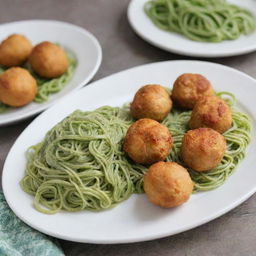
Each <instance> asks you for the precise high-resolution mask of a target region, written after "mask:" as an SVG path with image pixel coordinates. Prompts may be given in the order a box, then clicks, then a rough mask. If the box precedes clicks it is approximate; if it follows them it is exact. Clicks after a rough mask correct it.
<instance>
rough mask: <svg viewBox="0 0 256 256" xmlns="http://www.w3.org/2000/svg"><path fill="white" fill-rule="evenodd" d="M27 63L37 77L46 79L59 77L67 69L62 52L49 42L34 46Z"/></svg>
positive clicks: (66, 60)
mask: <svg viewBox="0 0 256 256" xmlns="http://www.w3.org/2000/svg"><path fill="white" fill-rule="evenodd" d="M29 63H30V65H31V67H32V69H33V70H34V71H35V72H36V73H37V74H38V75H40V76H42V77H46V78H54V77H58V76H61V75H62V74H64V73H65V72H66V71H67V68H68V58H67V56H66V54H65V52H64V50H63V49H62V48H60V47H59V46H57V45H56V44H53V43H50V42H42V43H40V44H38V45H36V46H35V47H34V48H33V50H32V52H31V55H30V56H29Z"/></svg>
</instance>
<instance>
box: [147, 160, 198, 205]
mask: <svg viewBox="0 0 256 256" xmlns="http://www.w3.org/2000/svg"><path fill="white" fill-rule="evenodd" d="M193 186H194V184H193V182H192V180H191V178H190V176H189V174H188V172H187V170H186V169H185V168H184V167H182V166H181V165H179V164H177V163H175V162H158V163H155V164H153V165H151V166H150V168H149V170H148V171H147V173H146V174H145V177H144V190H145V192H146V194H147V196H148V198H149V200H150V201H151V202H152V203H154V204H156V205H159V206H162V207H166V208H169V207H175V206H178V205H181V204H183V203H185V202H186V201H187V200H188V199H189V197H190V195H191V193H192V191H193Z"/></svg>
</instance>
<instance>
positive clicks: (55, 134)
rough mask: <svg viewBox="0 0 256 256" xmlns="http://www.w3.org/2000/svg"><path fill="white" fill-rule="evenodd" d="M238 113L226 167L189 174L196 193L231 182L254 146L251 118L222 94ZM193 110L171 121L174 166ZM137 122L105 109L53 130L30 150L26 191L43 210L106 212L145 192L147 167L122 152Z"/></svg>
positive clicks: (71, 119) (77, 115)
mask: <svg viewBox="0 0 256 256" xmlns="http://www.w3.org/2000/svg"><path fill="white" fill-rule="evenodd" d="M218 95H219V96H220V97H222V98H223V99H225V100H226V102H227V103H228V104H229V105H230V106H231V108H232V115H233V126H232V127H231V128H230V129H229V130H228V131H227V132H225V133H224V136H225V138H226V140H227V151H226V153H225V155H224V158H223V160H222V162H221V163H220V164H219V165H218V166H217V167H216V168H215V169H213V170H211V171H208V172H195V171H193V170H191V169H189V173H190V175H191V178H192V179H193V181H194V183H195V187H194V192H197V191H202V190H211V189H214V188H217V187H218V186H220V185H221V184H223V183H224V182H225V180H226V179H227V178H228V176H229V175H231V174H232V173H233V172H234V170H235V167H236V166H237V165H238V163H239V162H240V161H241V160H242V159H243V158H244V156H245V149H246V146H247V145H248V144H249V142H250V131H251V121H250V118H249V117H248V116H247V115H246V114H244V113H242V112H239V111H238V110H236V109H235V107H234V105H235V98H234V96H233V95H232V94H230V93H225V92H222V93H219V94H218ZM190 115H191V111H180V110H177V109H173V110H172V112H171V113H170V114H169V115H168V116H167V117H166V118H165V120H164V121H163V124H164V125H166V126H167V127H168V128H169V130H170V131H171V133H172V136H173V141H174V143H173V148H172V152H171V154H170V155H169V156H168V159H167V160H169V161H177V162H179V163H181V164H183V165H184V163H183V162H182V159H181V157H180V147H181V141H182V137H183V135H184V133H185V132H186V131H187V130H189V127H188V121H189V119H190ZM132 123H133V120H132V118H131V116H130V112H129V108H128V107H127V106H125V107H123V108H118V107H116V108H113V107H108V106H106V107H101V108H99V109H96V110H95V111H92V112H82V111H79V110H77V111H75V112H74V113H73V114H71V115H70V116H68V117H67V118H66V119H64V120H63V121H62V122H60V123H59V124H57V125H56V126H55V127H53V128H52V129H51V130H50V131H49V132H48V133H47V134H46V136H45V138H44V140H43V141H42V142H41V143H39V144H37V145H35V146H32V147H31V148H30V149H29V150H28V154H27V158H28V162H27V167H26V174H25V177H24V178H23V179H22V181H21V186H22V188H23V190H24V191H25V192H27V193H29V194H30V195H33V196H34V197H35V199H34V205H35V208H36V209H37V210H38V211H41V212H44V213H56V212H58V211H59V210H66V211H80V210H84V209H86V210H93V211H98V210H103V209H108V208H111V207H113V206H115V205H116V204H117V203H119V202H122V201H123V200H125V199H127V198H128V197H129V196H130V195H131V194H132V193H141V192H143V176H144V174H145V172H146V171H147V168H146V167H144V166H142V165H139V164H135V163H133V162H131V161H130V160H129V159H128V158H127V157H126V155H125V153H124V151H123V150H122V144H123V139H124V137H125V135H126V132H127V129H128V128H129V126H130V125H131V124H132Z"/></svg>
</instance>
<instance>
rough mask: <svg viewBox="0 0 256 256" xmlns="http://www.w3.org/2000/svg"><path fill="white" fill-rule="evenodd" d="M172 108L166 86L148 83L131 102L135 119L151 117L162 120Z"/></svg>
mask: <svg viewBox="0 0 256 256" xmlns="http://www.w3.org/2000/svg"><path fill="white" fill-rule="evenodd" d="M171 108H172V100H171V98H170V95H169V93H168V92H167V91H166V89H165V88H164V87H162V86H161V85H158V84H148V85H145V86H143V87H142V88H140V89H139V90H138V91H137V93H136V94H135V96H134V99H133V102H132V104H131V113H132V116H133V117H134V118H135V119H140V118H151V119H154V120H156V121H159V122H160V121H162V120H163V119H164V118H165V117H166V116H167V115H168V113H169V112H170V110H171Z"/></svg>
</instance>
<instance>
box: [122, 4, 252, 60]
mask: <svg viewBox="0 0 256 256" xmlns="http://www.w3.org/2000/svg"><path fill="white" fill-rule="evenodd" d="M147 1H148V0H132V1H131V2H130V4H129V7H128V10H127V15H128V20H129V22H130V25H131V27H132V28H133V29H134V31H135V32H136V33H137V34H138V35H139V36H141V37H142V38H143V39H144V40H146V41H147V42H149V43H151V44H153V45H154V46H156V47H159V48H161V49H164V50H166V51H169V52H173V53H177V54H182V55H187V56H194V57H227V56H235V55H241V54H245V53H249V52H252V51H255V50H256V31H254V32H253V33H252V34H250V35H247V36H241V37H240V38H238V39H236V40H229V41H223V42H221V43H204V42H196V41H192V40H189V39H187V38H186V37H184V36H182V35H179V34H175V33H170V32H166V31H163V30H160V29H159V28H158V27H156V26H155V25H154V24H153V23H152V21H151V20H150V19H149V18H148V17H147V15H146V14H145V12H144V9H143V8H144V4H145V3H146V2H147ZM228 2H230V3H232V4H236V5H239V6H242V7H246V8H247V9H249V10H250V11H251V12H253V13H254V14H255V15H256V5H255V1H254V0H245V1H239V0H229V1H228Z"/></svg>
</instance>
